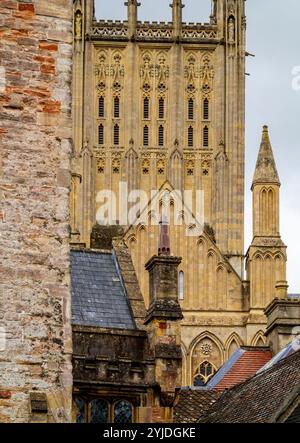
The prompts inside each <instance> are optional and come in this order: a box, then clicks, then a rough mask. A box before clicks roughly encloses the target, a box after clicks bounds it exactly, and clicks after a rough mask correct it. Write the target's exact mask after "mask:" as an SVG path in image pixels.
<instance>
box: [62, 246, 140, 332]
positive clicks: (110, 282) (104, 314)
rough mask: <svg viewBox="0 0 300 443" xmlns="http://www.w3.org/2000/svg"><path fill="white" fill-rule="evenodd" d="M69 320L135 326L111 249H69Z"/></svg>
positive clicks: (122, 326) (102, 325) (125, 326)
mask: <svg viewBox="0 0 300 443" xmlns="http://www.w3.org/2000/svg"><path fill="white" fill-rule="evenodd" d="M71 284H72V323H73V324H74V325H81V326H98V327H102V328H113V329H136V327H135V322H134V320H133V318H132V314H131V310H130V307H129V304H128V299H127V297H126V293H125V289H124V287H123V284H122V281H121V278H120V275H119V273H118V268H117V263H116V260H115V258H114V256H113V254H112V253H110V252H98V251H90V250H89V251H86V250H80V251H75V250H74V251H71Z"/></svg>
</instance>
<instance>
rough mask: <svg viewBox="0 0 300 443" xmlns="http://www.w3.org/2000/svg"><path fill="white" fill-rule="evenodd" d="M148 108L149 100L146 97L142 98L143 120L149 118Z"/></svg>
mask: <svg viewBox="0 0 300 443" xmlns="http://www.w3.org/2000/svg"><path fill="white" fill-rule="evenodd" d="M149 108H150V100H149V98H148V97H146V98H144V120H148V119H149V115H150V112H149Z"/></svg>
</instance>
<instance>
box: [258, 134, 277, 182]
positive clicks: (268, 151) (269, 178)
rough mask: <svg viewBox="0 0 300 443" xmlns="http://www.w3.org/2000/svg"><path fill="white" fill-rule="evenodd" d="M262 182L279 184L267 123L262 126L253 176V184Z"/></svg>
mask: <svg viewBox="0 0 300 443" xmlns="http://www.w3.org/2000/svg"><path fill="white" fill-rule="evenodd" d="M264 183H266V184H267V183H275V184H277V185H280V180H279V175H278V171H277V167H276V163H275V159H274V155H273V150H272V146H271V141H270V136H269V129H268V126H267V125H265V126H264V127H263V133H262V140H261V145H260V149H259V154H258V158H257V162H256V168H255V173H254V177H253V186H254V185H256V184H264Z"/></svg>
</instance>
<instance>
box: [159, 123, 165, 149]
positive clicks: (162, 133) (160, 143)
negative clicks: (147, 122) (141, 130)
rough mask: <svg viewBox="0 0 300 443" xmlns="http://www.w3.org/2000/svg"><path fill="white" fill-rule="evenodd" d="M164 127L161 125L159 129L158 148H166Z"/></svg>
mask: <svg viewBox="0 0 300 443" xmlns="http://www.w3.org/2000/svg"><path fill="white" fill-rule="evenodd" d="M164 132H165V131H164V127H163V125H160V127H159V128H158V146H164Z"/></svg>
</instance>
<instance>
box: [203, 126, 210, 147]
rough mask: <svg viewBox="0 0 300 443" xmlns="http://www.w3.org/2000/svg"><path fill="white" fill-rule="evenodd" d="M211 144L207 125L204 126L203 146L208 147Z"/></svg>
mask: <svg viewBox="0 0 300 443" xmlns="http://www.w3.org/2000/svg"><path fill="white" fill-rule="evenodd" d="M208 145H209V130H208V127H207V126H204V128H203V146H204V147H205V148H208Z"/></svg>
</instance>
